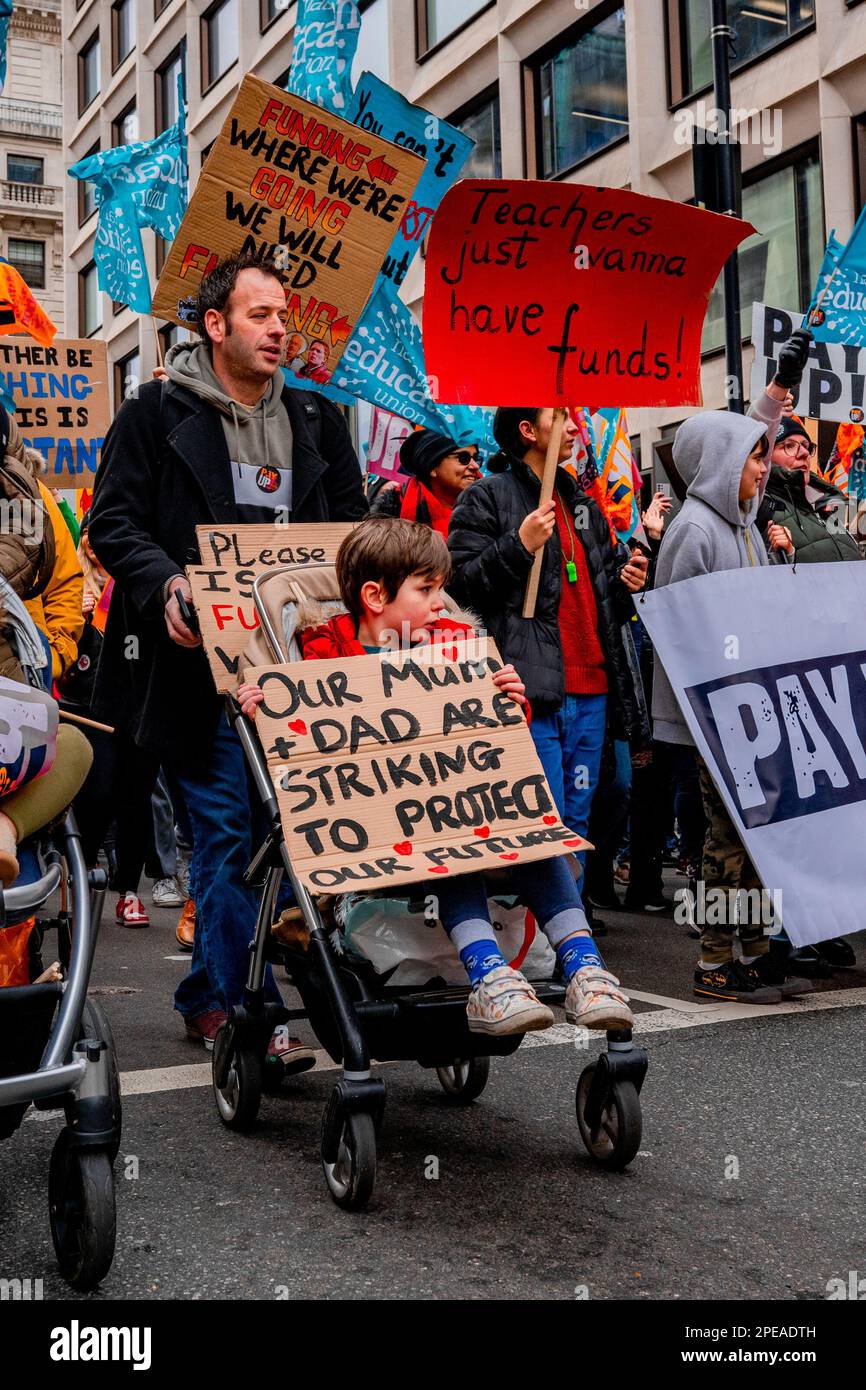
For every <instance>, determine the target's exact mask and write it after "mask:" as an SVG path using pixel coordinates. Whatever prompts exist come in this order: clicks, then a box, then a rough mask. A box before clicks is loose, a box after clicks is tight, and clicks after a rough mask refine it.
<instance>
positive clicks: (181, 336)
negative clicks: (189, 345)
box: [159, 323, 190, 361]
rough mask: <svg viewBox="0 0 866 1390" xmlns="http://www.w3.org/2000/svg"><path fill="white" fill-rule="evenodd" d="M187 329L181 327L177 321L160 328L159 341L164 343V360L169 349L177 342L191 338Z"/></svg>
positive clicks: (183, 341)
mask: <svg viewBox="0 0 866 1390" xmlns="http://www.w3.org/2000/svg"><path fill="white" fill-rule="evenodd" d="M189 336H190V335H189V334H188V333H187V331H186V329H184V328H179V327H178V325H177V324H176V323H167V324H166V325H165V327H164V328H161V329H160V330H159V341H160V343H161V344H162V356H163V361H164V360H165V358H166V355H167V353H168V351H169V348H173V347H174V346H175V344H176V343H185V342H187V341H188V339H189Z"/></svg>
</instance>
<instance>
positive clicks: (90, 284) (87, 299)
mask: <svg viewBox="0 0 866 1390" xmlns="http://www.w3.org/2000/svg"><path fill="white" fill-rule="evenodd" d="M78 323H79V332H80V333H81V336H82V337H83V338H89V337H91V335H92V334H94V333H95V332H96V331H97V329H99V328H101V327H102V295H101V294H100V292H99V288H98V286H97V283H96V266H95V265H94V263H93V261H91V262H90V265H88V266H85V267H84V269H83V270H82V271H81V272H80V274H79V276H78Z"/></svg>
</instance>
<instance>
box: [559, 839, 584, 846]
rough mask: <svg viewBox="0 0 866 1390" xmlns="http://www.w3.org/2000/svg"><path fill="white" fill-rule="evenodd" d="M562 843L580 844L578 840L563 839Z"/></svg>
mask: <svg viewBox="0 0 866 1390" xmlns="http://www.w3.org/2000/svg"><path fill="white" fill-rule="evenodd" d="M562 843H563V844H564V845H569V846H570V845H579V844H580V840H563V842H562Z"/></svg>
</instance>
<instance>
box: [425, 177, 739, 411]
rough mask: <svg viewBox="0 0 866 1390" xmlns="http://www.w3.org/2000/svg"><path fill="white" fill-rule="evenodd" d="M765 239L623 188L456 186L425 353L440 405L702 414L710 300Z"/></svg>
mask: <svg viewBox="0 0 866 1390" xmlns="http://www.w3.org/2000/svg"><path fill="white" fill-rule="evenodd" d="M754 230H755V228H754V227H752V226H751V224H750V223H748V222H742V221H740V220H738V219H737V218H733V217H722V216H720V215H718V214H717V213H713V212H705V211H704V210H703V209H701V208H695V207H689V206H687V205H686V204H684V203H674V202H671V201H669V200H668V199H666V198H648V197H646V196H645V195H643V194H640V193H630V192H627V191H625V190H623V189H618V188H595V187H590V186H588V185H583V184H572V183H546V182H540V181H537V182H531V181H524V182H506V181H504V180H499V179H467V180H464V181H463V182H461V183H458V184H456V185H455V187H454V188H452V189H451V190H450V192H448V193H446V195H445V197H444V199H443V200H442V203H441V204H440V206H439V210H438V211H437V213H436V216H435V218H434V221H433V228H432V231H431V235H430V246H429V251H428V254H427V272H426V278H427V283H426V291H425V295H424V354H425V359H426V364H427V372H428V374H429V375H430V377H431V378H432V380H433V386H434V396H435V399H436V400H439V401H448V402H451V403H454V404H467V405H526V403H527V401H536V402H540V403H542V404H543V405H545V406H556V405H564V406H569V405H571V404H572V402H573V401H576V400H587V399H589V398H590V397H591V398H592V399H593V400H594V401H596V402H597V403H598V405H599V407H602V406H647V405H649V406H674V405H701V404H702V397H701V384H700V352H701V330H702V328H703V322H704V315H705V313H706V308H707V301H708V299H709V296H710V292H711V290H712V288H713V285H714V284H715V282H716V279H717V278H718V275H719V273H720V271H721V269H722V266H723V265H724V263H725V261H726V260H727V258H728V256H729V255H730V254H731V252H732V251H733V250H734V249H735V247H736V246H738V245H739V243H740V242H741V241H743V240H745V238H746V237H747V236H749V235H750V234H751V233H752V232H754Z"/></svg>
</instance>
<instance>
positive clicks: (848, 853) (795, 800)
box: [639, 564, 866, 946]
mask: <svg viewBox="0 0 866 1390" xmlns="http://www.w3.org/2000/svg"><path fill="white" fill-rule="evenodd" d="M805 572H807V567H805V566H804V567H802V570H798V571H794V570H793V569H792V568H791V567H790V566H789V565H764V566H760V565H759V566H755V567H754V568H748V569H741V570H725V571H724V572H723V573H718V574H705V575H699V576H697V577H696V578H693V579H684V580H681V581H680V582H679V583H678V584H668V585H666V586H665V587H664V588H661V589H655V590H654V591H652V592H650V593H647V594H646V595H645V596H642V597H641V600H640V609H639V612H640V616H641V621H642V622H643V623H645V624H646V627H647V630H648V632H649V635H650V637H651V639H652V643H653V646H654V647H655V649H656V651H657V653H658V655H659V657H660V659H661V661H662V663H663V665H664V669H665V671H666V673H667V675H668V678H669V680H670V682H671V685H672V686H673V690H674V694H675V695H676V697H677V701H678V702H679V706H680V709H681V710H682V712H683V716H684V718H685V720H686V723H687V724H688V727H689V732H690V733H691V735H692V738H693V739H694V740H695V743H696V745H697V749H698V752H699V753H700V755H701V757H702V758H703V759H704V761H705V762H706V764H707V767H708V768H709V771H710V773H711V775H712V778H713V781H714V782H715V784H716V786H717V788H718V790H719V794H720V796H721V797H722V800H723V801H724V803H725V805H726V807H727V809H728V812H729V814H730V816H731V818H732V820H733V822H734V825H735V826H736V828H737V831H738V833H739V835H740V837H741V839H742V841H743V844H744V845H745V847H746V850H747V852H748V854H749V857H750V859H751V860H752V863H753V864H754V865H755V868H756V869H757V871H758V874H759V875H760V878H761V882H762V883H763V885H764V890H765V893H766V894H768V895H769V902H767V901H765V902H763V903H756V902H755V901H754V899H753V900H752V904H751V905H752V906H753V907H754V908H760V909H761V910H762V911H764V910H765V909H773V911H772V912H771V911H764V915H763V916H762V917H761V919H760V920H761V921H762V924H763V925H766V926H768V927H771V929H772V921H775V923H776V925H778V918H779V917H781V920H782V922H783V924H784V927H785V930H786V931H787V933H788V935H789V937H790V938H791V940H792V941H793V942H794V943H795V944H796V945H799V946H802V945H807V944H809V943H810V942H815V941H826V940H827V939H829V938H830V937H835V936H846V935H847V934H848V933H849V932H855V931H860V930H861V928H862V925H863V849H862V847H863V842H864V836H866V565H857V564H850V565H839V564H814V565H809V566H808V576H809V577H808V580H807V581H806V583H803V580H802V574H803V573H805ZM731 633H735V634H736V635H737V638H738V643H737V652H736V654H732V651H731V637H730V634H731ZM719 892H722V893H723V898H722V900H721V901H719V900H718V899H717V898H715V896H714V895H715V894H716V893H719ZM727 897H728V895H727V894H725V893H724V890H717V889H712V888H709V889H705V891H704V893H703V895H702V897H701V896H699V898H698V903H697V906H698V909H699V910H701V907H702V905H703V906H704V907H705V908H706V913H707V915H706V917H705V919H704V920H705V921H706V923H707V924H708V925H713V924H714V923H715V924H716V925H717V926H718V925H722V924H724V923H730V922H732V921H734V920H736V918H735V917H734V916H733V915H715V913H717V912H719V911H721V912H722V913H724V914H730V913H731V903H730V900H729V899H728V901H727V902H726V901H725V898H727ZM711 910H712V911H713V913H714V916H710V911H711ZM767 918H771V920H770V921H768V920H767ZM682 920H683V921H685V920H686V919H685V917H683V918H682ZM752 920H753V921H754V920H755V918H754V917H752Z"/></svg>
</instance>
